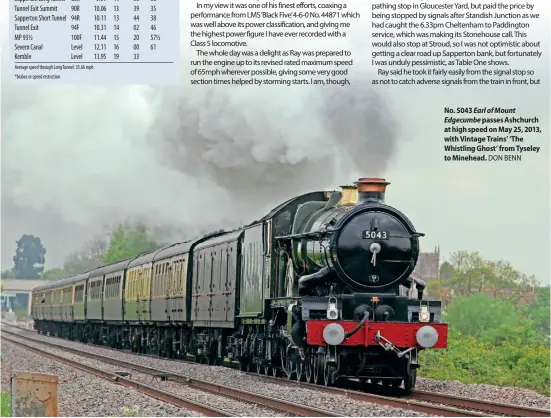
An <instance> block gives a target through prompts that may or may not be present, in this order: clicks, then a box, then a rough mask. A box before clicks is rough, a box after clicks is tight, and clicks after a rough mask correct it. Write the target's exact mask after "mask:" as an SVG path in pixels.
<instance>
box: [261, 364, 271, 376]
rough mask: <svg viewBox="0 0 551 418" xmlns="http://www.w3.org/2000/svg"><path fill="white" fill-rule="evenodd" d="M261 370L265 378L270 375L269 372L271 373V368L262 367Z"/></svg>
mask: <svg viewBox="0 0 551 418" xmlns="http://www.w3.org/2000/svg"><path fill="white" fill-rule="evenodd" d="M262 369H263V370H262V371H263V372H264V374H265V375H266V376H269V375H270V372H271V370H270V369H271V367H270V366H263V367H262Z"/></svg>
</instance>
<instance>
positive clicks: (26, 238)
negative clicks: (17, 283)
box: [13, 234, 46, 280]
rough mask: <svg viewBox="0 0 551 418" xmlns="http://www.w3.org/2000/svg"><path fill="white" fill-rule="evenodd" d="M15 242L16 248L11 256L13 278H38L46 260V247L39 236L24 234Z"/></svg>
mask: <svg viewBox="0 0 551 418" xmlns="http://www.w3.org/2000/svg"><path fill="white" fill-rule="evenodd" d="M16 243H17V249H16V250H15V255H14V256H13V262H14V268H13V270H14V274H15V278H16V279H20V280H33V279H39V278H40V273H42V272H43V271H44V263H45V262H46V258H45V255H46V249H45V248H44V246H43V245H42V242H41V241H40V238H38V237H35V236H34V235H28V234H25V235H23V236H22V237H21V238H20V239H19V240H18V241H17V242H16Z"/></svg>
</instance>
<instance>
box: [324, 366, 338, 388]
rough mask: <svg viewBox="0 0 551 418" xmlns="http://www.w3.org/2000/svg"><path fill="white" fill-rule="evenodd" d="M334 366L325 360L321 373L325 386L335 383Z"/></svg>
mask: <svg viewBox="0 0 551 418" xmlns="http://www.w3.org/2000/svg"><path fill="white" fill-rule="evenodd" d="M336 370H337V368H336V366H335V365H334V364H333V363H328V362H325V369H324V373H323V383H325V386H333V385H334V384H335V375H334V373H335V371H336Z"/></svg>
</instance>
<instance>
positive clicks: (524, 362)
mask: <svg viewBox="0 0 551 418" xmlns="http://www.w3.org/2000/svg"><path fill="white" fill-rule="evenodd" d="M444 320H445V321H446V322H448V324H449V326H450V334H449V340H448V348H447V349H445V350H427V351H426V352H423V353H421V356H420V357H421V358H420V362H421V369H420V370H419V376H420V377H429V378H433V379H442V380H458V381H460V382H463V383H487V384H492V385H498V386H515V387H523V388H527V389H532V390H535V391H537V392H538V393H541V394H544V395H549V384H550V379H549V372H550V364H549V363H550V360H549V357H550V350H549V288H540V289H538V294H537V298H536V299H535V300H534V301H533V303H531V304H529V305H524V306H519V305H518V301H517V300H516V298H514V297H510V298H506V297H495V296H492V295H487V294H483V293H478V294H473V295H469V296H461V297H456V298H454V299H453V300H452V301H451V303H450V304H449V306H448V307H447V309H446V312H445V316H444Z"/></svg>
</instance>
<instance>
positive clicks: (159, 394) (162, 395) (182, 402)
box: [2, 331, 232, 417]
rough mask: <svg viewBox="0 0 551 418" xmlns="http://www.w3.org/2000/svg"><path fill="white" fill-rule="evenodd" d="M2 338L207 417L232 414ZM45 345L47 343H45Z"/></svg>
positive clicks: (229, 415)
mask: <svg viewBox="0 0 551 418" xmlns="http://www.w3.org/2000/svg"><path fill="white" fill-rule="evenodd" d="M4 332H6V331H4ZM8 333H9V332H8ZM12 335H16V336H18V337H20V336H19V335H17V334H12ZM23 338H24V337H23ZM2 339H3V340H5V341H9V342H10V343H12V344H16V345H18V346H20V347H23V348H25V349H27V350H30V351H32V352H35V353H37V354H39V355H41V356H44V357H48V358H50V359H52V360H54V361H57V362H60V363H64V364H67V365H68V366H71V367H74V368H75V369H79V370H81V371H83V372H86V373H89V374H93V375H95V376H97V377H100V378H102V379H104V380H108V381H110V382H113V383H117V384H120V385H123V386H127V387H130V388H132V389H134V390H137V391H138V392H140V393H143V394H145V395H149V396H151V397H152V398H155V399H159V400H161V401H164V402H167V403H170V404H172V405H176V406H178V407H181V408H186V409H190V410H192V411H195V412H198V413H200V414H203V415H205V416H209V417H231V416H232V414H231V413H229V412H226V411H223V410H221V409H218V408H214V407H212V406H208V405H204V404H201V403H198V402H194V401H190V400H187V399H184V398H181V397H180V396H177V395H174V394H172V393H169V392H165V391H163V390H160V389H156V388H153V387H150V386H147V385H145V384H144V383H141V382H138V381H135V380H131V379H127V378H125V377H122V376H119V375H117V374H114V373H109V372H106V371H104V370H101V369H98V368H95V367H92V366H89V365H87V364H82V363H79V362H77V361H75V360H70V359H67V358H65V357H62V356H59V355H57V354H53V353H50V352H47V351H45V350H42V349H40V348H37V347H33V346H31V345H28V344H25V343H23V342H21V341H16V340H13V339H11V338H7V337H5V336H2ZM28 339H29V340H33V339H32V338H28ZM34 341H36V342H38V343H43V342H42V341H37V340H34ZM45 345H48V343H45Z"/></svg>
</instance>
